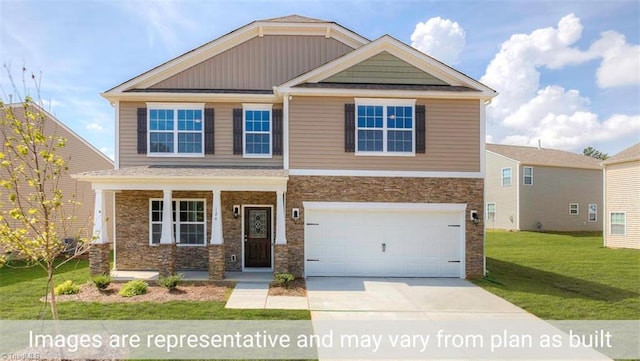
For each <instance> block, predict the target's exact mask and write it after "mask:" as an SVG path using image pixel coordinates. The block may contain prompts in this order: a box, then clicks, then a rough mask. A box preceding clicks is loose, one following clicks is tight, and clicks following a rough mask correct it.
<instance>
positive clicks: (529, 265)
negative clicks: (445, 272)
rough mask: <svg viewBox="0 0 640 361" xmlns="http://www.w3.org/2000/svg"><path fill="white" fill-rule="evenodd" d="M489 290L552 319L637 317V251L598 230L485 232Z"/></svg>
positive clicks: (639, 283)
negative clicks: (606, 241)
mask: <svg viewBox="0 0 640 361" xmlns="http://www.w3.org/2000/svg"><path fill="white" fill-rule="evenodd" d="M486 255H487V270H488V274H487V277H485V279H482V280H477V281H474V283H476V284H477V285H479V286H481V287H483V288H484V289H486V290H487V291H490V292H492V293H495V294H496V295H498V296H501V297H503V298H505V299H506V300H508V301H510V302H512V303H514V304H516V305H518V306H520V307H522V308H524V309H525V310H527V311H529V312H531V313H533V314H535V315H536V316H538V317H541V318H543V319H550V320H637V319H640V251H638V250H631V249H608V248H603V247H602V236H601V234H600V233H571V234H569V233H566V234H559V233H538V232H487V236H486Z"/></svg>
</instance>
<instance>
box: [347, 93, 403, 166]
mask: <svg viewBox="0 0 640 361" xmlns="http://www.w3.org/2000/svg"><path fill="white" fill-rule="evenodd" d="M414 139H415V101H411V100H389V99H386V100H381V99H356V154H366V155H413V154H415V144H414V143H415V142H414Z"/></svg>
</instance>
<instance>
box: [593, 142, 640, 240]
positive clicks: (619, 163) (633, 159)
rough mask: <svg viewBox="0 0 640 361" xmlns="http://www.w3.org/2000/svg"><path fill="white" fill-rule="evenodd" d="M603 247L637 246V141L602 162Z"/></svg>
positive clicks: (639, 218)
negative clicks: (604, 220)
mask: <svg viewBox="0 0 640 361" xmlns="http://www.w3.org/2000/svg"><path fill="white" fill-rule="evenodd" d="M602 165H603V166H604V170H603V171H604V204H605V206H604V212H603V214H604V217H605V219H606V222H605V226H604V230H603V232H602V235H603V238H604V245H605V247H614V248H640V143H638V144H636V145H634V146H631V147H629V148H627V149H625V150H623V151H622V152H620V153H618V154H616V155H615V156H613V157H611V158H609V159H607V160H605V161H604V162H602Z"/></svg>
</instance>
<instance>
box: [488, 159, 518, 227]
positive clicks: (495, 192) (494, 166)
mask: <svg viewBox="0 0 640 361" xmlns="http://www.w3.org/2000/svg"><path fill="white" fill-rule="evenodd" d="M485 162H486V168H487V171H486V174H485V179H484V189H485V195H484V202H485V209H484V225H485V227H486V228H487V229H505V230H512V231H515V230H518V208H517V186H518V182H517V180H516V172H517V167H518V163H517V162H516V161H514V160H512V159H508V158H505V157H503V156H500V155H498V154H495V153H492V152H486V158H485ZM502 168H511V185H510V186H502ZM487 203H495V204H496V217H495V219H494V220H490V219H489V215H488V214H487V212H486V211H487Z"/></svg>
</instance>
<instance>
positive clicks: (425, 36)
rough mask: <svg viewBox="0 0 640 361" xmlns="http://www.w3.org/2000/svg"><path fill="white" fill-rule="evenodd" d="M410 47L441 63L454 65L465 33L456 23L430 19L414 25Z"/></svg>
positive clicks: (461, 47)
mask: <svg viewBox="0 0 640 361" xmlns="http://www.w3.org/2000/svg"><path fill="white" fill-rule="evenodd" d="M411 46H413V47H414V48H416V49H418V50H420V51H422V52H423V53H425V54H428V55H429V56H431V57H434V58H436V59H438V60H440V61H441V62H443V63H446V64H456V63H458V57H459V56H460V53H461V52H462V49H463V48H464V46H465V32H464V29H462V27H461V26H460V25H459V24H458V23H457V22H452V21H451V20H449V19H442V18H440V17H435V18H431V19H429V20H427V21H426V22H424V23H420V22H419V23H418V24H416V27H415V30H414V31H413V34H411Z"/></svg>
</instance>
